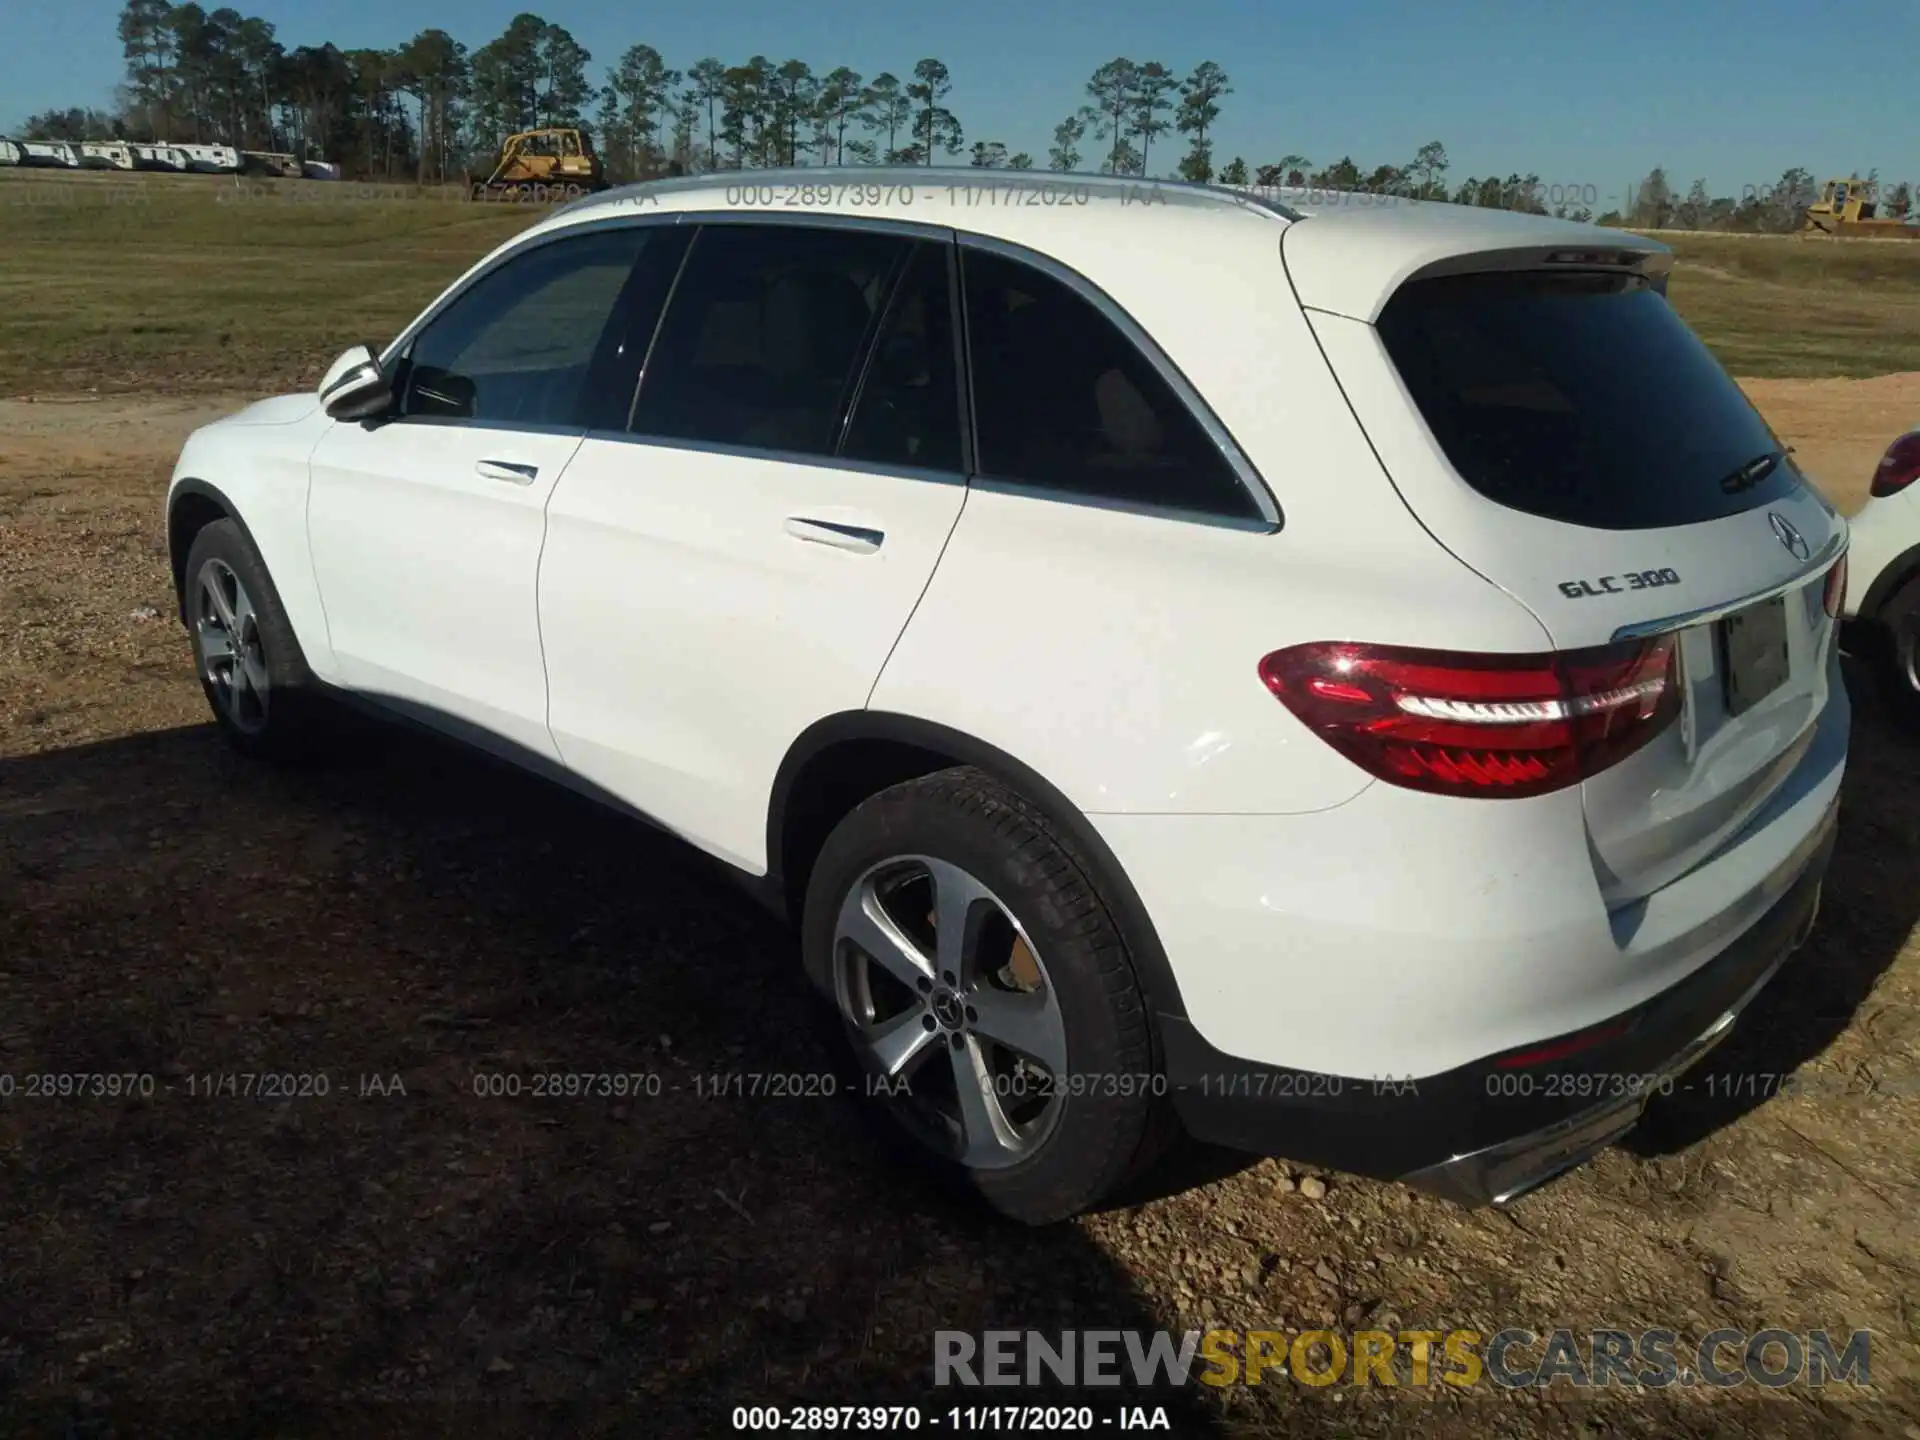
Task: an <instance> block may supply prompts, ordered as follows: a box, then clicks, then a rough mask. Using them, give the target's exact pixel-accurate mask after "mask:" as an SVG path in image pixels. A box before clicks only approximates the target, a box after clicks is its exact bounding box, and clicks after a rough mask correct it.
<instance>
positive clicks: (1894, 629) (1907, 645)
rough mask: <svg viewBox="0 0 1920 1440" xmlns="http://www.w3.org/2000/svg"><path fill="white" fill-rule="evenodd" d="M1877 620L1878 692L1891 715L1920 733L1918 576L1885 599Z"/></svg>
mask: <svg viewBox="0 0 1920 1440" xmlns="http://www.w3.org/2000/svg"><path fill="white" fill-rule="evenodd" d="M1879 621H1880V643H1879V646H1878V650H1879V655H1878V660H1879V664H1878V666H1877V669H1878V675H1877V677H1876V678H1877V679H1878V681H1879V686H1880V693H1881V694H1882V695H1883V696H1884V697H1885V698H1886V702H1887V708H1888V709H1889V710H1891V711H1892V712H1893V715H1894V718H1895V719H1896V720H1898V721H1899V722H1900V724H1901V725H1902V726H1903V727H1904V728H1905V729H1907V730H1908V731H1910V732H1911V733H1913V734H1915V735H1920V579H1913V580H1909V581H1907V583H1906V584H1905V585H1903V586H1901V587H1900V589H1899V590H1898V591H1896V592H1895V593H1894V594H1893V595H1892V596H1890V597H1889V598H1888V600H1887V603H1886V604H1884V605H1882V606H1881V607H1880V615H1879Z"/></svg>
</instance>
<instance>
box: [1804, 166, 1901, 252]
mask: <svg viewBox="0 0 1920 1440" xmlns="http://www.w3.org/2000/svg"><path fill="white" fill-rule="evenodd" d="M1879 210H1880V186H1879V183H1878V182H1877V181H1873V180H1862V179H1861V178H1860V177H1859V176H1858V175H1849V176H1848V177H1847V178H1846V179H1845V180H1829V181H1827V182H1826V184H1825V185H1823V186H1821V187H1820V198H1819V199H1818V200H1816V201H1814V202H1813V204H1811V205H1809V206H1808V207H1807V213H1806V218H1805V219H1804V220H1803V221H1802V222H1801V224H1800V233H1801V234H1802V235H1836V236H1859V237H1862V238H1865V237H1870V236H1879V237H1880V238H1882V239H1887V240H1920V225H1909V224H1907V222H1906V221H1905V220H1904V219H1902V218H1900V217H1898V216H1892V215H1881V214H1880V213H1879Z"/></svg>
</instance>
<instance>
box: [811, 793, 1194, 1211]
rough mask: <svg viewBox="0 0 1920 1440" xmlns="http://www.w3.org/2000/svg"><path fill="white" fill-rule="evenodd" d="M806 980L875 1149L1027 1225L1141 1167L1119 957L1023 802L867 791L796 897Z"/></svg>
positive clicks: (1140, 1127)
mask: <svg viewBox="0 0 1920 1440" xmlns="http://www.w3.org/2000/svg"><path fill="white" fill-rule="evenodd" d="M803 949H804V954H805V959H806V965H807V970H808V975H809V978H810V979H811V981H812V982H813V985H814V988H815V990H816V991H817V992H818V993H819V994H820V995H821V996H822V998H823V999H824V1000H825V1001H826V1008H827V1009H828V1011H829V1018H828V1024H829V1026H830V1029H831V1031H832V1036H831V1040H832V1043H833V1044H834V1045H835V1046H836V1048H837V1053H838V1054H839V1056H840V1057H841V1059H842V1062H843V1064H844V1065H845V1067H846V1070H847V1074H848V1078H849V1081H850V1083H851V1084H852V1085H853V1086H855V1087H857V1088H858V1090H859V1091H860V1093H861V1094H862V1095H863V1097H864V1099H865V1100H866V1102H867V1103H868V1104H869V1105H870V1107H871V1108H872V1110H873V1112H874V1113H875V1114H876V1116H877V1117H878V1118H879V1119H880V1120H881V1122H882V1125H883V1127H884V1128H885V1130H886V1132H887V1133H888V1134H889V1135H890V1136H892V1137H893V1138H895V1139H896V1140H898V1141H899V1142H901V1143H903V1144H904V1145H905V1146H907V1147H908V1148H909V1149H910V1150H911V1151H912V1152H913V1153H914V1154H915V1155H916V1156H917V1157H918V1158H919V1159H921V1160H922V1161H924V1162H925V1163H927V1164H930V1165H931V1166H932V1167H933V1168H934V1169H935V1170H936V1171H937V1172H938V1173H939V1174H940V1175H941V1176H942V1177H943V1178H945V1179H947V1180H950V1181H952V1182H955V1183H958V1184H963V1185H966V1186H969V1187H970V1188H972V1189H974V1190H976V1191H977V1192H978V1193H979V1194H981V1195H982V1196H983V1197H984V1198H985V1199H986V1200H987V1201H988V1203H989V1204H991V1205H992V1206H994V1207H995V1208H996V1209H998V1210H1000V1211H1001V1212H1002V1213H1004V1214H1006V1215H1009V1216H1011V1217H1013V1218H1015V1219H1018V1220H1022V1221H1025V1222H1027V1223H1029V1224H1047V1223H1050V1222H1052V1221H1056V1220H1063V1219H1066V1218H1068V1217H1069V1216H1071V1215H1075V1214H1078V1213H1079V1212H1081V1211H1083V1210H1085V1209H1087V1208H1089V1207H1090V1206H1092V1205H1094V1204H1097V1203H1098V1202H1099V1201H1100V1200H1101V1199H1102V1198H1103V1197H1104V1196H1106V1195H1107V1194H1108V1193H1110V1192H1111V1191H1112V1190H1113V1189H1114V1188H1115V1187H1117V1186H1118V1185H1120V1184H1121V1183H1122V1182H1123V1181H1125V1180H1126V1179H1127V1178H1128V1176H1129V1175H1130V1174H1132V1173H1133V1172H1134V1171H1135V1170H1136V1168H1137V1167H1138V1165H1139V1164H1141V1163H1144V1162H1145V1161H1147V1160H1150V1159H1151V1155H1152V1151H1153V1145H1152V1143H1151V1142H1152V1140H1153V1139H1155V1138H1157V1137H1158V1135H1159V1134H1160V1133H1161V1130H1162V1128H1163V1127H1162V1125H1161V1124H1160V1123H1158V1122H1161V1121H1162V1120H1163V1113H1164V1112H1163V1106H1164V1100H1163V1096H1164V1090H1165V1084H1164V1080H1163V1078H1162V1077H1161V1075H1160V1074H1159V1072H1158V1071H1157V1069H1156V1066H1155V1061H1154V1056H1153V1046H1152V1042H1151V1038H1150V1034H1149V1028H1148V1018H1147V1009H1146V1005H1145V1002H1144V1000H1143V998H1142V995H1141V992H1140V987H1139V984H1138V982H1137V980H1136V979H1135V976H1134V972H1133V967H1132V963H1131V960H1130V958H1129V956H1128V952H1127V947H1126V944H1125V941H1124V939H1123V938H1122V936H1121V935H1120V933H1119V930H1118V928H1117V927H1116V925H1115V923H1114V921H1113V918H1112V916H1111V914H1110V912H1109V910H1108V908H1107V906H1106V905H1105V903H1104V902H1103V901H1102V899H1101V897H1100V895H1099V894H1098V892H1097V890H1096V889H1095V887H1094V884H1093V882H1092V881H1091V880H1090V879H1089V877H1088V876H1087V874H1086V873H1085V871H1084V870H1083V868H1082V867H1081V866H1080V864H1079V863H1077V861H1076V859H1075V857H1074V856H1073V855H1072V854H1071V853H1070V852H1069V851H1068V850H1067V848H1066V847H1065V846H1064V845H1063V844H1062V843H1061V842H1060V840H1059V839H1058V838H1057V837H1056V836H1055V835H1054V834H1053V833H1052V831H1051V828H1050V827H1049V826H1048V825H1047V823H1046V821H1045V820H1044V819H1043V817H1042V816H1041V815H1040V814H1039V812H1038V811H1037V810H1036V809H1034V807H1032V806H1031V805H1030V804H1029V803H1028V802H1027V801H1025V800H1024V799H1023V798H1022V797H1020V796H1019V795H1017V794H1016V793H1014V792H1013V791H1011V790H1009V789H1007V788H1006V787H1004V786H1002V785H1000V784H998V783H997V782H995V781H993V780H992V779H990V778H989V777H987V776H986V775H984V774H982V773H981V772H979V771H977V770H972V769H955V770H947V771H942V772H940V773H938V774H936V775H930V776H927V777H925V778H923V779H919V780H913V781H908V782H907V783H905V784H902V785H897V786H895V787H893V788H892V789H889V790H886V791H883V792H881V793H880V794H879V795H876V796H874V797H873V798H872V799H870V800H868V801H866V802H865V803H864V804H862V805H861V806H859V807H858V808H857V809H856V810H854V811H853V813H852V814H850V815H848V816H847V817H846V819H845V820H843V821H842V822H841V823H840V825H839V826H838V827H837V828H836V829H835V830H834V832H833V834H832V835H831V836H830V837H829V838H828V840H827V843H826V846H825V847H824V849H823V850H822V852H821V854H820V858H819V860H818V862H817V863H816V865H815V867H814V872H813V877H812V883H811V884H810V885H809V887H808V893H807V902H806V914H805V919H804V923H803Z"/></svg>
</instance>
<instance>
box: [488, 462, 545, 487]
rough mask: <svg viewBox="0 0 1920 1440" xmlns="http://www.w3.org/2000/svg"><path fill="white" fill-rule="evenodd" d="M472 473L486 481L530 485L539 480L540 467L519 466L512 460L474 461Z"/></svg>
mask: <svg viewBox="0 0 1920 1440" xmlns="http://www.w3.org/2000/svg"><path fill="white" fill-rule="evenodd" d="M473 473H474V474H476V475H481V476H484V477H485V478H486V479H488V480H505V481H506V482H507V483H508V484H510V485H531V484H532V483H533V482H534V481H536V480H538V479H539V478H540V467H539V466H538V465H521V464H519V463H518V462H516V461H513V460H476V461H474V463H473Z"/></svg>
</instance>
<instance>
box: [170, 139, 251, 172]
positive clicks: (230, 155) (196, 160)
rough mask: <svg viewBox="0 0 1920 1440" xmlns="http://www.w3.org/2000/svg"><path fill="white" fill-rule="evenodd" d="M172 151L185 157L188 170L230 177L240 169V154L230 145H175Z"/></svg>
mask: <svg viewBox="0 0 1920 1440" xmlns="http://www.w3.org/2000/svg"><path fill="white" fill-rule="evenodd" d="M174 149H176V150H178V151H180V152H181V153H182V154H184V155H185V156H186V157H187V168H188V169H189V170H198V171H204V172H208V173H212V174H218V175H231V174H237V173H238V172H239V169H240V152H239V151H238V150H236V149H234V148H233V146H231V145H176V146H174Z"/></svg>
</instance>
